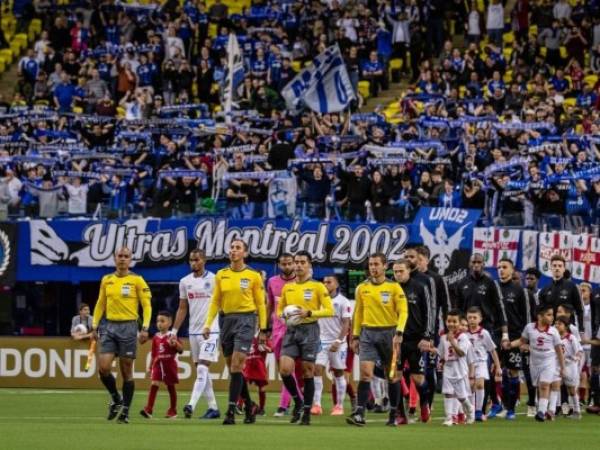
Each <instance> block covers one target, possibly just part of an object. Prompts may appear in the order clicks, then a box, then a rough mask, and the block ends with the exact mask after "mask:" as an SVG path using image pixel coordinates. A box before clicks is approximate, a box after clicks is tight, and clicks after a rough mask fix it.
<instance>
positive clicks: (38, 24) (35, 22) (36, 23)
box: [29, 19, 42, 34]
mask: <svg viewBox="0 0 600 450" xmlns="http://www.w3.org/2000/svg"><path fill="white" fill-rule="evenodd" d="M29 28H32V29H33V30H34V31H35V32H36V34H38V33H41V32H42V21H41V20H40V19H31V23H30V24H29Z"/></svg>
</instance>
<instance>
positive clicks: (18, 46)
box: [10, 41, 22, 57]
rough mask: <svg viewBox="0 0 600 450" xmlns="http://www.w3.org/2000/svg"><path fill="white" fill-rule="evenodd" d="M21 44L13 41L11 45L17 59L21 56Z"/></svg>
mask: <svg viewBox="0 0 600 450" xmlns="http://www.w3.org/2000/svg"><path fill="white" fill-rule="evenodd" d="M21 48H22V47H21V44H20V43H18V42H16V41H12V42H11V43H10V49H11V50H12V52H13V55H15V57H17V56H19V55H20V54H21Z"/></svg>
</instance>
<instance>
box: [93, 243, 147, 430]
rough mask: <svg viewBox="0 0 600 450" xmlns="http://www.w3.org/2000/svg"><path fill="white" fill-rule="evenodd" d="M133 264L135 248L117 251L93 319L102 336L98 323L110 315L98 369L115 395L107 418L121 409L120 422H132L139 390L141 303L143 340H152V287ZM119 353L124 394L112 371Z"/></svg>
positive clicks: (99, 296) (94, 330)
mask: <svg viewBox="0 0 600 450" xmlns="http://www.w3.org/2000/svg"><path fill="white" fill-rule="evenodd" d="M130 264H131V250H129V249H128V248H127V247H122V248H120V249H119V250H117V251H116V252H115V267H116V270H115V272H114V273H111V274H109V275H105V276H104V277H102V281H101V283H100V293H99V294H98V301H97V302H96V307H95V308H94V319H93V321H92V338H93V339H98V324H99V323H100V320H101V319H102V318H103V317H104V316H106V325H105V326H104V327H103V331H102V333H101V335H100V357H99V360H98V366H99V368H98V372H99V374H100V380H101V381H102V384H104V386H105V387H106V390H107V391H108V392H109V393H110V395H111V397H112V401H111V402H110V404H109V406H108V417H107V418H108V420H112V419H114V418H115V417H116V416H117V414H119V411H120V414H119V418H118V419H117V420H118V422H119V423H129V406H130V405H131V400H132V399H133V392H134V390H135V385H134V383H133V362H134V360H135V355H136V349H137V340H138V317H139V315H138V309H139V307H140V306H141V307H142V311H143V322H142V331H141V332H140V333H139V342H140V344H143V343H144V342H146V341H147V340H148V326H149V325H150V318H151V317H152V305H151V303H150V299H151V297H152V296H151V294H150V288H149V287H148V285H147V284H146V282H145V281H144V279H143V278H142V277H141V276H139V275H136V274H134V273H132V272H130V271H129V265H130ZM115 357H118V358H119V369H120V370H121V376H122V377H123V397H121V396H120V395H119V391H117V383H116V381H115V377H113V375H112V373H111V368H112V363H113V361H114V359H115Z"/></svg>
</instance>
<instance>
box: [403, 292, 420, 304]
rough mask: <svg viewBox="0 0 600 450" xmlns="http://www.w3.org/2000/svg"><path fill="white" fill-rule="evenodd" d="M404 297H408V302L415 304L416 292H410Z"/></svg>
mask: <svg viewBox="0 0 600 450" xmlns="http://www.w3.org/2000/svg"><path fill="white" fill-rule="evenodd" d="M406 298H407V299H408V303H412V304H416V303H417V294H415V293H414V292H410V293H409V294H408V295H407V296H406Z"/></svg>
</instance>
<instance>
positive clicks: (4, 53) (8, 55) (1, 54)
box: [0, 48, 15, 64]
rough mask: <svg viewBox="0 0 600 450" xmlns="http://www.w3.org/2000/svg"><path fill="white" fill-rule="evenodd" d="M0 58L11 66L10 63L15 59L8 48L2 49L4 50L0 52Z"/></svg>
mask: <svg viewBox="0 0 600 450" xmlns="http://www.w3.org/2000/svg"><path fill="white" fill-rule="evenodd" d="M0 57H1V58H2V59H3V60H4V61H6V64H12V62H13V61H14V59H15V58H14V54H13V51H12V50H11V49H9V48H4V49H2V50H0Z"/></svg>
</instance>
